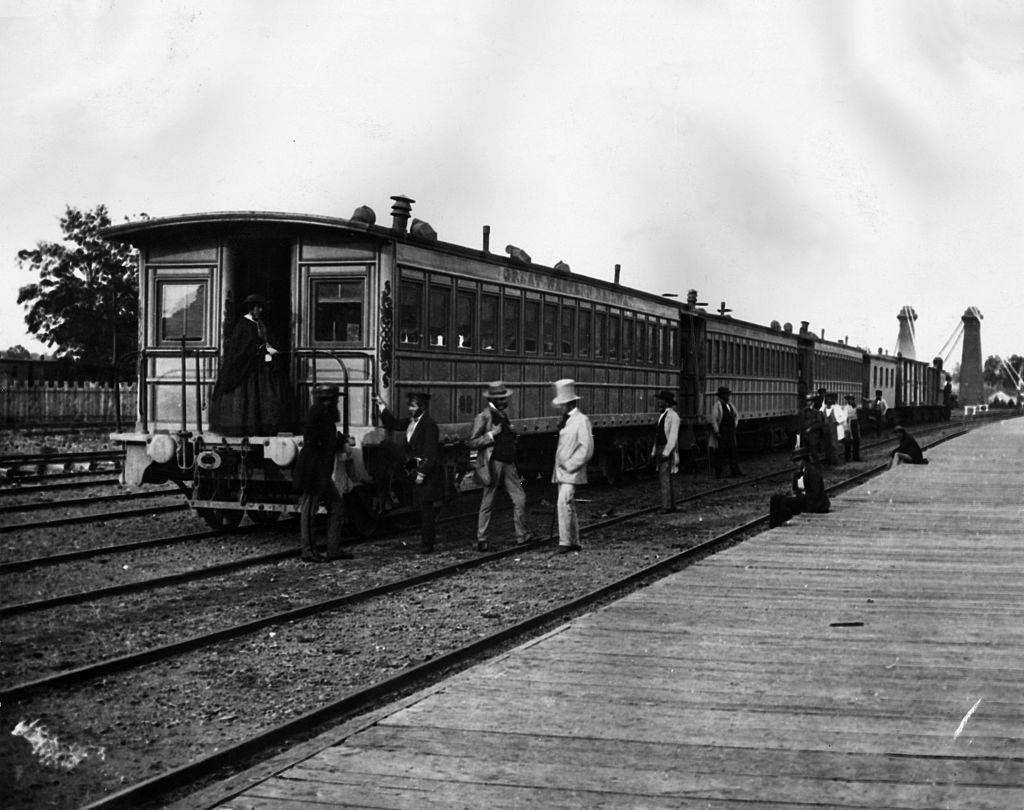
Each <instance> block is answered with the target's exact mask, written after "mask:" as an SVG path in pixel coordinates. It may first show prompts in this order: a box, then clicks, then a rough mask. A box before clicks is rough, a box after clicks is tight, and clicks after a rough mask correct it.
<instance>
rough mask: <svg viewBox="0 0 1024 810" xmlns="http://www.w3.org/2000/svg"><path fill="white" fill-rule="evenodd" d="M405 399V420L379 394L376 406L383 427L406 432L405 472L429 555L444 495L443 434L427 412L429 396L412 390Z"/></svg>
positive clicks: (422, 548)
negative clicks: (437, 503)
mask: <svg viewBox="0 0 1024 810" xmlns="http://www.w3.org/2000/svg"><path fill="white" fill-rule="evenodd" d="M406 398H407V399H408V400H409V416H408V417H406V418H404V419H399V418H398V417H396V416H395V415H394V414H392V413H391V411H389V410H388V408H387V403H386V402H385V401H384V398H383V397H382V396H380V395H379V394H378V395H377V407H378V408H380V419H381V422H382V423H383V425H384V427H386V428H387V429H388V430H396V431H402V433H403V439H402V450H403V452H404V453H405V469H406V472H407V473H408V474H409V476H410V478H412V481H413V503H414V504H417V505H418V506H419V508H420V520H421V523H420V551H422V552H423V553H424V554H429V553H430V552H431V551H433V550H434V542H435V540H436V539H437V530H436V528H435V522H434V521H435V518H434V501H435V500H438V499H439V498H441V497H442V495H443V494H444V493H443V487H442V483H443V481H442V468H441V463H440V450H441V442H440V433H439V431H438V429H437V422H435V421H434V419H433V417H431V415H430V414H429V413H427V408H428V407H429V405H430V394H427V393H425V392H421V391H412V392H410V393H408V394H406Z"/></svg>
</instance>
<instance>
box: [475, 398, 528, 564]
mask: <svg viewBox="0 0 1024 810" xmlns="http://www.w3.org/2000/svg"><path fill="white" fill-rule="evenodd" d="M511 395H512V392H511V391H510V390H509V389H508V388H506V387H505V383H503V382H501V381H500V380H499V381H497V382H493V383H491V384H490V385H489V386H488V387H487V390H486V391H485V392H484V399H486V400H487V407H486V408H484V409H483V410H482V411H481V412H480V413H478V414H477V415H476V419H474V420H473V432H472V433H471V434H470V437H469V442H468V444H469V446H470V448H472V449H474V450H476V452H477V466H478V468H479V469H480V470H481V471H482V474H481V475H480V478H481V483H483V482H484V481H487V482H488V483H484V484H483V493H482V495H481V496H480V516H479V518H478V520H477V531H476V548H477V551H487V549H488V540H487V529H488V528H489V527H490V525H491V512H492V510H493V508H494V496H495V495H496V494H497V492H498V487H499V486H502V485H504V487H505V491H506V492H507V493H508V496H509V498H511V499H512V522H513V524H514V525H515V529H516V542H517V543H528V542H530V541H531V540H532V539H533V536H532V533H531V532H530V527H529V525H528V524H527V520H526V493H525V492H523V484H522V481H520V479H519V470H518V469H517V468H516V433H515V430H514V429H513V428H512V422H511V421H509V418H508V413H507V411H508V404H509V397H511Z"/></svg>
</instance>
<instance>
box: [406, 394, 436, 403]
mask: <svg viewBox="0 0 1024 810" xmlns="http://www.w3.org/2000/svg"><path fill="white" fill-rule="evenodd" d="M405 398H406V399H418V400H419V401H420V402H422V403H423V404H424V405H426V404H427V403H428V402H430V394H428V393H426V392H425V391H410V392H409V393H408V394H406V395H405Z"/></svg>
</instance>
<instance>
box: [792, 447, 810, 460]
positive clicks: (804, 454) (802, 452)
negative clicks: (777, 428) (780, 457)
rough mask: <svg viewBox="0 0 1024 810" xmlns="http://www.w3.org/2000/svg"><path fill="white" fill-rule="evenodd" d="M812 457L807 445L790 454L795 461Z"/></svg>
mask: <svg viewBox="0 0 1024 810" xmlns="http://www.w3.org/2000/svg"><path fill="white" fill-rule="evenodd" d="M810 457H811V451H810V450H808V449H807V448H806V447H798V448H797V449H796V450H794V451H793V454H792V455H791V456H790V458H791V459H792V460H793V461H799V460H800V459H802V458H810Z"/></svg>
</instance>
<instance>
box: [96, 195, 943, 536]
mask: <svg viewBox="0 0 1024 810" xmlns="http://www.w3.org/2000/svg"><path fill="white" fill-rule="evenodd" d="M391 199H392V201H393V203H394V204H393V206H392V212H391V213H392V223H391V225H390V226H384V225H377V224H376V222H375V220H376V217H375V215H374V214H373V212H372V211H371V210H370V209H368V208H366V207H365V206H364V207H361V208H359V209H357V210H356V212H355V213H354V214H353V216H352V217H351V218H349V219H343V218H336V217H323V216H311V215H302V214H283V213H266V212H248V211H242V212H224V213H203V214H195V215H185V216H176V217H167V218H161V219H149V220H143V221H138V222H128V223H124V224H121V225H116V226H112V227H110V228H107V229H106V230H105V232H104V235H105V237H106V238H107V239H110V240H116V241H121V242H127V243H131V244H132V245H134V246H135V247H137V248H138V250H139V262H140V268H139V269H140V272H139V279H140V313H141V317H140V324H139V346H140V347H141V348H140V351H139V354H138V372H139V383H140V384H139V402H138V414H137V420H136V424H135V427H134V429H133V430H131V431H128V432H123V433H117V434H115V435H114V436H113V438H115V439H118V440H120V441H121V442H122V443H123V445H124V448H125V468H124V469H125V473H124V475H125V481H126V483H127V484H129V485H140V484H144V483H147V482H153V483H157V482H164V481H168V480H170V481H175V482H177V483H178V484H179V485H180V486H181V487H182V488H183V489H184V490H185V491H186V492H187V495H188V500H189V503H190V504H191V506H192V507H193V508H195V509H196V510H198V512H199V514H201V515H202V516H203V517H204V518H205V519H206V520H207V521H208V522H209V523H210V524H211V525H212V526H215V527H218V528H231V527H233V526H235V525H237V524H238V522H239V521H240V520H241V518H242V517H243V515H244V514H249V515H250V516H251V518H252V519H253V520H254V521H256V522H270V521H273V520H275V519H276V518H278V517H279V516H280V515H282V514H288V513H293V512H296V511H297V505H296V503H297V496H296V495H295V494H294V493H292V491H291V470H292V467H293V465H294V463H295V459H296V457H297V455H298V451H299V449H300V447H301V443H302V437H301V429H300V426H301V423H302V418H303V415H304V412H305V410H306V408H307V407H308V403H309V400H310V394H311V391H312V388H313V386H315V385H316V384H318V383H334V384H337V385H338V386H339V387H340V389H341V390H342V393H343V397H342V400H341V403H340V405H341V424H339V429H340V430H343V431H344V432H345V433H347V434H349V435H351V436H352V437H353V438H354V439H355V447H354V453H353V457H352V459H351V460H349V461H348V462H346V464H345V467H344V475H342V470H341V469H340V468H339V469H338V471H337V475H338V476H339V477H342V478H344V479H345V480H346V481H348V482H350V483H351V484H352V486H351V487H349V489H350V492H349V493H348V495H347V496H346V498H347V500H348V501H349V506H350V509H351V511H350V514H351V515H353V516H358V517H361V518H362V521H361V523H362V525H364V526H372V525H373V524H374V522H375V521H376V520H377V519H378V518H379V517H380V516H382V515H383V514H384V513H385V512H387V511H388V510H390V509H392V508H393V507H394V505H395V504H396V503H397V502H398V501H399V500H400V499H396V497H395V493H394V492H392V489H393V487H392V484H393V482H394V481H395V480H397V479H396V476H400V475H401V473H400V471H396V466H395V458H396V454H395V452H394V446H393V443H392V441H391V438H390V436H389V434H388V432H387V431H385V430H384V429H383V428H382V427H381V426H380V425H379V424H378V422H377V414H376V411H375V410H374V408H373V407H372V403H373V400H374V397H375V395H377V394H380V395H381V396H383V397H384V398H385V400H387V401H388V402H389V403H390V405H391V407H392V409H393V410H396V409H398V410H401V409H402V406H403V401H404V395H405V394H406V393H408V392H410V391H413V390H423V389H426V390H427V391H429V393H430V394H431V396H432V400H431V413H432V414H433V416H434V418H435V419H436V420H437V422H438V424H439V425H440V428H441V434H442V441H443V443H444V457H443V459H442V461H443V464H444V467H445V469H446V472H447V475H446V480H447V481H448V482H449V487H448V489H449V491H452V490H453V489H454V487H455V486H456V484H457V482H458V481H460V480H461V477H462V476H461V474H462V473H464V472H465V471H466V470H467V469H468V466H469V464H468V458H469V455H468V450H467V448H466V446H465V439H466V438H467V437H468V435H469V432H470V429H471V425H472V421H473V417H474V415H475V414H476V413H477V411H478V410H479V409H480V408H481V407H482V400H481V391H482V389H483V386H484V385H485V384H486V383H487V382H489V381H491V380H498V379H501V380H504V381H505V382H506V383H507V384H508V385H509V386H510V387H512V388H513V389H515V395H514V404H513V407H514V418H515V420H516V425H517V429H518V430H519V432H520V447H519V457H520V462H521V463H520V468H521V472H522V473H523V474H524V475H525V476H526V477H535V476H543V475H547V474H549V473H550V467H551V463H552V458H553V455H554V446H555V440H556V436H557V425H558V420H557V417H556V415H555V413H554V412H553V410H552V408H551V405H550V398H551V383H552V382H553V381H554V380H556V379H559V378H562V377H571V378H574V379H575V380H576V381H577V384H578V387H579V390H580V392H581V396H582V397H583V407H584V410H585V411H586V413H587V414H588V415H589V416H590V418H591V421H592V423H593V426H594V433H595V455H594V459H593V461H592V464H593V466H594V468H595V469H594V472H595V473H597V474H600V475H603V476H604V477H605V478H606V479H608V480H615V479H616V478H617V477H618V476H619V475H620V474H622V473H623V472H626V471H629V470H633V469H638V468H640V467H643V466H645V465H646V463H647V454H648V451H649V447H650V444H649V442H650V438H651V434H652V426H653V424H654V423H655V421H656V418H657V412H656V410H655V403H654V394H655V392H656V391H658V390H659V389H662V388H668V389H671V390H674V391H677V392H678V400H679V405H678V410H679V412H680V415H681V416H682V417H683V421H684V424H685V425H686V431H685V433H686V436H687V437H688V438H687V440H692V441H694V442H695V443H697V444H700V443H701V441H702V440H703V437H704V436H705V433H706V428H705V426H706V415H707V414H708V413H709V411H710V407H711V404H712V402H713V400H714V396H715V391H716V390H717V388H718V387H719V386H720V385H726V386H728V387H730V388H731V389H732V390H733V392H734V399H733V402H734V403H735V405H736V407H737V408H738V409H739V411H740V413H741V415H742V416H743V422H742V423H741V430H742V431H743V432H744V433H745V434H746V435H747V436H748V437H749V438H750V439H752V440H754V441H756V443H757V444H760V445H777V444H780V443H781V442H783V441H784V440H785V436H786V432H787V430H789V429H790V421H791V419H792V416H793V414H795V413H796V412H797V411H798V410H799V408H800V407H801V398H802V397H803V395H805V394H806V393H807V392H808V391H809V390H812V389H813V388H814V387H816V386H818V385H823V386H825V387H828V388H829V389H830V390H834V391H836V392H837V393H839V394H841V395H842V394H846V393H863V394H864V395H865V396H866V395H867V394H866V390H865V389H866V388H867V387H868V386H867V382H868V378H869V377H870V376H872V375H874V374H876V373H885V374H888V371H889V368H888V364H889V361H890V359H889V358H874V357H873V356H870V355H867V354H865V353H864V352H863V351H862V350H860V349H854V348H853V347H850V346H847V345H845V344H843V343H832V342H828V341H824V340H820V339H817V338H816V336H814V335H813V334H812V333H810V332H809V331H808V328H807V327H808V325H807V323H804V324H803V325H802V328H801V329H800V330H799V332H797V333H795V334H794V333H793V331H792V329H791V328H788V325H787V328H782V327H779V326H778V324H773V325H772V326H770V327H765V326H760V325H756V324H752V323H747V322H743V321H739V320H736V319H733V318H729V317H725V316H722V315H715V314H710V313H707V312H705V311H704V310H702V309H700V308H699V307H698V305H697V304H696V295H695V294H694V293H692V292H691V295H690V297H689V299H688V301H687V302H686V303H681V302H676V301H673V300H671V299H669V298H666V297H664V296H659V295H654V294H652V293H647V292H644V291H642V290H637V289H631V288H627V287H623V286H621V285H619V284H618V283H617V280H616V282H609V281H603V280H600V279H595V278H589V277H586V276H582V275H578V274H576V273H572V272H571V271H570V270H569V268H568V267H567V266H565V265H564V264H562V263H559V264H558V265H556V266H555V267H553V268H549V267H544V266H541V265H537V264H535V263H532V262H531V261H530V259H529V257H528V256H526V254H525V253H524V252H523V251H521V250H518V249H516V248H512V247H511V246H510V247H509V248H507V249H506V252H507V253H509V255H508V256H505V255H498V254H494V253H492V252H491V251H490V249H489V245H488V230H487V228H485V229H484V242H483V245H482V247H481V248H480V249H473V248H468V247H464V246H459V245H454V244H450V243H446V242H443V241H439V240H438V239H437V236H436V234H435V233H434V231H433V229H432V228H430V226H429V225H427V224H426V223H423V222H420V221H419V220H416V219H413V220H412V222H411V224H410V222H409V220H410V216H411V205H412V203H413V202H414V201H413V200H410V199H409V198H407V197H403V196H400V195H399V196H396V197H392V198H391ZM251 294H258V295H261V296H263V297H265V298H266V299H267V300H268V301H269V302H270V305H269V307H268V311H267V312H266V313H265V320H266V321H267V327H268V329H269V331H270V333H271V334H273V335H275V337H276V344H275V345H276V348H278V349H279V351H280V353H281V356H282V357H283V358H284V359H285V363H284V365H285V367H286V369H285V371H284V378H285V380H286V387H287V388H288V390H289V393H290V394H291V396H292V397H293V398H294V400H295V401H296V403H298V412H297V413H296V414H295V421H294V423H292V424H289V425H281V426H279V427H278V428H277V429H276V430H275V431H274V433H273V435H258V434H245V435H241V434H239V435H236V434H225V433H221V432H215V431H213V430H211V428H210V419H209V415H210V411H209V400H210V394H211V390H212V388H213V386H214V383H215V381H216V379H217V375H218V371H219V367H220V363H221V358H222V356H223V352H224V348H225V342H226V336H227V335H228V334H229V333H230V331H231V329H232V327H233V325H234V324H235V322H236V321H237V320H238V318H239V317H240V316H241V315H242V314H243V312H242V311H241V306H240V302H242V301H244V299H245V298H246V297H247V296H249V295H251ZM892 362H894V363H895V364H896V368H895V369H893V370H892V375H893V380H892V381H893V385H894V388H893V393H894V400H895V401H896V402H897V404H899V402H900V399H899V397H898V396H896V392H897V390H899V391H903V392H913V397H914V398H920V399H922V400H923V399H926V398H927V394H928V392H929V391H930V392H932V393H936V392H937V391H938V389H937V387H935V386H933V385H932V381H931V380H930V378H929V376H928V372H927V367H925V368H924V369H922V368H921V366H923V364H915V363H914V362H913V361H902V359H900V360H899V361H898V362H897V361H896V360H895V359H892ZM872 364H874V365H872ZM883 366H884V367H885V371H882V368H883ZM876 367H877V368H878V369H879V371H878V372H876V371H875V368H876ZM899 386H902V387H899ZM878 387H882V388H883V390H887V389H886V386H878ZM872 390H873V389H872ZM904 399H906V402H907V404H910V403H914V404H924V403H923V402H921V403H918V402H916V400H915V399H910V398H907V397H906V396H904ZM890 401H893V400H890ZM399 489H400V488H399Z"/></svg>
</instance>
